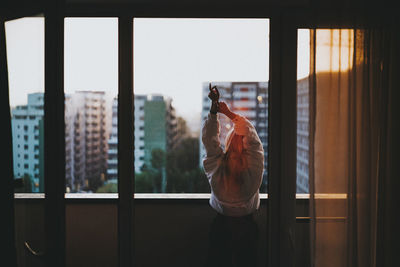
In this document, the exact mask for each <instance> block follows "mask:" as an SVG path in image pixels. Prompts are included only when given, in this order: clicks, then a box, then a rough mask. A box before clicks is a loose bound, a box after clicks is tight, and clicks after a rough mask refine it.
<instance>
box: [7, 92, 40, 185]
mask: <svg viewBox="0 0 400 267" xmlns="http://www.w3.org/2000/svg"><path fill="white" fill-rule="evenodd" d="M43 107H44V94H43V93H33V94H28V103H27V105H20V106H16V107H15V108H13V109H12V110H11V116H12V118H11V124H12V135H13V138H12V140H13V162H14V163H13V164H14V177H15V178H24V177H26V176H29V178H30V180H31V187H32V188H31V189H29V188H28V191H30V192H44V110H43ZM28 186H29V185H28Z"/></svg>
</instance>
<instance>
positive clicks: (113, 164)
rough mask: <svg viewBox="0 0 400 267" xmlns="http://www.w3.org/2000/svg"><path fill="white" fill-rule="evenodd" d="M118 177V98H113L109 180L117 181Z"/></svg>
mask: <svg viewBox="0 0 400 267" xmlns="http://www.w3.org/2000/svg"><path fill="white" fill-rule="evenodd" d="M117 179H118V98H117V97H116V98H114V99H113V104H112V119H111V133H110V137H109V139H108V158H107V180H108V181H109V182H113V183H117Z"/></svg>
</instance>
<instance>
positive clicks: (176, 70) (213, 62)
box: [133, 18, 269, 193]
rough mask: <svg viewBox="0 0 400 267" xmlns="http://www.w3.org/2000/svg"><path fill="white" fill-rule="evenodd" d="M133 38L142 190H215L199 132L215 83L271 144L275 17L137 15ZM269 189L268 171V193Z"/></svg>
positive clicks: (137, 174)
mask: <svg viewBox="0 0 400 267" xmlns="http://www.w3.org/2000/svg"><path fill="white" fill-rule="evenodd" d="M134 35H135V36H134V45H133V47H134V48H133V49H134V57H133V58H134V65H135V67H134V90H135V92H134V93H135V100H134V101H135V112H136V113H135V153H134V155H135V190H136V193H208V192H209V191H210V189H209V184H208V181H207V179H206V177H205V175H204V172H203V170H202V158H203V157H204V155H205V151H204V148H203V145H202V142H201V136H200V134H201V125H202V118H204V117H205V116H206V115H207V113H208V111H209V106H210V103H209V100H208V98H207V94H208V84H209V82H211V83H212V84H213V85H216V86H218V88H219V90H220V93H221V99H220V100H222V101H226V102H228V104H230V105H231V108H232V109H233V110H234V111H235V112H238V113H240V114H242V115H244V116H246V117H247V118H248V119H249V120H251V121H252V122H253V123H254V125H255V127H256V128H257V131H258V132H259V133H260V138H261V139H262V141H263V143H264V145H265V147H267V140H268V136H267V134H262V133H267V132H268V131H267V127H268V126H267V117H268V104H267V103H268V78H269V77H268V68H269V40H268V38H269V20H268V19H161V18H160V19H146V18H135V19H134ZM154 77H157V79H154ZM258 96H262V97H258ZM224 117H225V116H224V115H221V116H220V119H221V125H227V126H231V122H230V121H228V119H227V118H224ZM136 129H139V130H136ZM227 130H228V128H226V127H222V132H221V144H223V143H224V141H223V139H224V137H225V135H226V133H227ZM266 156H267V150H265V157H266ZM265 169H267V160H265ZM266 185H267V173H266V172H265V173H264V180H263V184H262V188H261V192H266V188H267V187H266Z"/></svg>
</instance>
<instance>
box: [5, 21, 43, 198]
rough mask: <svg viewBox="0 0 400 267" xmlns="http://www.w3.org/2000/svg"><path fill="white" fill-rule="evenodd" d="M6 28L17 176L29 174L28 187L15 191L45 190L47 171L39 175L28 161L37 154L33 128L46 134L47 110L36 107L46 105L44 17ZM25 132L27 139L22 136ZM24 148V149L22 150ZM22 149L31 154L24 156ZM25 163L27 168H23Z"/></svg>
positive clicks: (26, 176) (18, 22)
mask: <svg viewBox="0 0 400 267" xmlns="http://www.w3.org/2000/svg"><path fill="white" fill-rule="evenodd" d="M5 29H6V42H7V60H8V74H9V75H8V77H9V97H10V99H9V102H10V107H11V127H12V146H13V162H14V166H13V169H14V177H15V178H24V177H25V180H26V181H25V185H24V188H16V189H15V190H16V192H25V193H43V192H44V172H43V170H41V171H40V172H39V174H38V175H36V176H35V175H34V173H33V170H30V169H29V165H28V164H26V161H27V160H28V159H29V158H33V157H34V155H33V154H32V153H33V151H32V150H29V147H30V146H33V140H34V138H35V136H34V135H33V132H31V131H29V129H33V128H37V129H38V131H37V133H36V134H39V135H44V127H43V124H41V121H42V119H43V117H44V112H43V110H36V109H35V108H34V107H43V105H44V99H43V94H44V19H43V18H41V17H34V18H21V19H16V20H12V21H8V22H6V23H5ZM21 128H23V132H22V129H21ZM22 133H23V138H21V136H22V135H20V134H22ZM38 141H39V140H38ZM22 147H23V148H24V150H23V151H19V150H18V149H19V148H22ZM18 152H20V153H22V152H24V153H27V154H24V156H23V157H21V155H20V154H19V153H18ZM38 153H39V154H40V155H43V153H44V151H43V150H39V151H38ZM41 159H43V157H41ZM39 164H44V162H43V160H40V161H39ZM21 166H23V167H24V169H21ZM22 176H24V177H22ZM35 185H37V186H35Z"/></svg>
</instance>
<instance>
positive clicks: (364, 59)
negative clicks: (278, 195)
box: [309, 27, 395, 267]
mask: <svg viewBox="0 0 400 267" xmlns="http://www.w3.org/2000/svg"><path fill="white" fill-rule="evenodd" d="M389 29H390V28H389ZM389 29H388V28H386V27H363V28H361V27H357V28H354V29H350V28H349V29H314V30H311V31H310V40H311V41H310V48H311V49H310V76H309V84H310V91H309V92H310V95H309V97H310V99H309V100H310V105H309V106H310V107H309V109H310V110H309V112H310V118H309V127H310V128H309V129H310V133H309V138H310V152H309V163H310V164H309V168H310V169H309V183H310V184H309V190H310V205H309V208H310V217H311V224H310V227H311V229H310V239H311V248H310V251H311V263H312V266H324V267H327V266H352V267H356V266H363V267H364V266H383V265H380V264H377V251H378V247H377V244H379V242H378V240H379V234H380V232H381V231H382V227H384V226H383V225H384V224H383V223H382V221H381V220H380V219H379V218H380V215H379V213H380V212H382V210H383V208H384V205H386V204H387V203H385V204H383V202H382V201H384V200H383V199H384V198H382V197H383V194H385V192H386V191H387V188H386V186H387V184H388V183H387V181H386V180H387V179H388V176H387V175H388V174H387V171H386V166H387V163H388V155H390V153H388V150H390V149H391V147H390V146H388V143H387V140H388V138H387V137H388V134H389V133H390V124H389V123H388V116H389V113H388V108H389V106H390V105H389V95H390V90H391V87H390V81H391V79H393V78H394V77H393V75H395V74H394V73H392V72H391V71H390V70H391V68H392V63H393V62H392V60H391V56H390V51H391V49H392V45H393V42H392V41H391V32H390V30H389ZM388 266H389V265H388Z"/></svg>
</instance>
